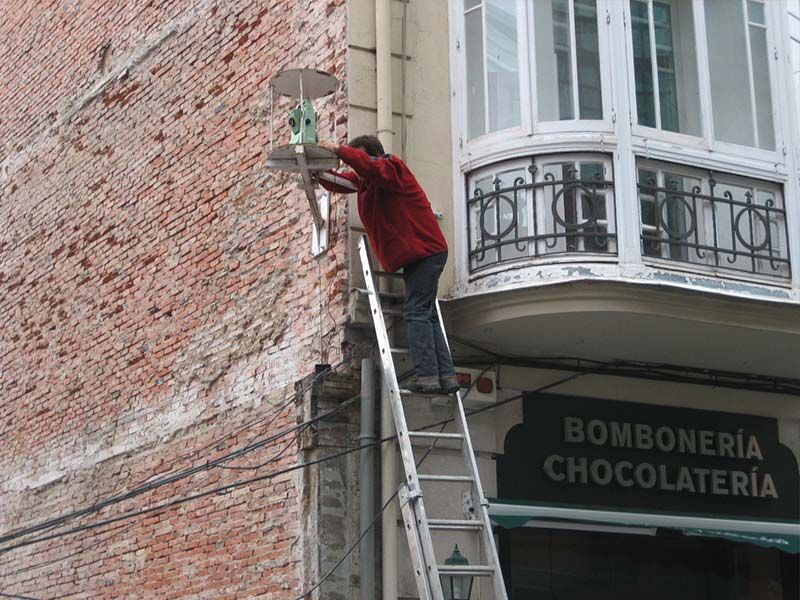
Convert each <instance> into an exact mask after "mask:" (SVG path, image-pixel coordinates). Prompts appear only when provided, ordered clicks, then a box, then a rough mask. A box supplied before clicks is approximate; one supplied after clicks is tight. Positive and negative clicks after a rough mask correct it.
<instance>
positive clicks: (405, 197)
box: [319, 135, 458, 393]
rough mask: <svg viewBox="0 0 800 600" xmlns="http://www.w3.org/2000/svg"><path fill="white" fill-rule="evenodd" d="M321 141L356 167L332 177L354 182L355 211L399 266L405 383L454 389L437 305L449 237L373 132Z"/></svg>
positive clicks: (387, 260)
mask: <svg viewBox="0 0 800 600" xmlns="http://www.w3.org/2000/svg"><path fill="white" fill-rule="evenodd" d="M319 145H320V146H322V147H323V148H326V149H328V150H331V151H332V152H335V153H336V155H337V156H338V157H339V158H340V159H341V160H342V161H343V162H344V163H346V164H347V165H349V166H350V167H352V169H353V171H355V172H345V173H336V175H337V176H338V177H342V178H343V179H346V180H348V181H349V182H350V183H352V184H353V185H355V186H356V188H357V191H358V214H359V216H360V217H361V222H362V223H363V224H364V228H365V229H366V230H367V235H368V236H369V239H370V242H371V243H372V247H373V248H374V249H375V252H376V254H377V255H378V259H379V260H380V262H381V264H382V265H383V268H384V269H386V270H387V271H389V272H393V271H396V270H398V269H400V268H402V269H403V280H404V281H405V284H406V286H405V287H406V293H405V301H404V303H403V318H405V320H406V323H407V324H408V339H409V346H410V350H411V358H412V360H413V361H414V367H415V370H416V377H415V379H414V380H413V381H412V382H411V383H409V384H408V385H406V386H405V387H407V388H408V389H410V390H412V391H416V392H423V393H436V392H442V391H444V392H446V393H454V392H456V391H457V390H458V382H457V381H456V374H455V370H454V368H453V359H452V357H451V356H450V351H449V350H448V349H447V343H446V342H445V339H444V335H443V333H442V328H441V327H440V326H439V319H438V315H437V314H436V306H435V302H436V290H437V287H438V285H439V276H440V275H441V274H442V270H443V269H444V265H445V263H446V262H447V241H446V240H445V238H444V235H442V230H441V229H440V228H439V223H437V221H436V216H435V215H434V214H433V210H432V209H431V204H430V202H429V201H428V197H427V196H426V195H425V192H424V191H423V189H422V186H420V184H419V182H418V181H417V179H416V177H414V175H413V174H412V173H411V171H410V170H409V168H408V166H407V165H406V164H405V163H404V162H403V161H402V160H400V159H399V158H397V157H396V156H392V155H389V154H386V153H385V152H384V150H383V145H382V144H381V142H380V140H378V138H377V137H375V136H373V135H362V136H359V137H357V138H355V139H353V140H352V141H351V142H350V144H349V145H341V146H339V145H337V144H333V143H331V142H320V144H319ZM320 183H321V184H322V185H323V187H325V188H326V189H328V190H330V191H334V192H343V193H349V192H352V191H353V190H350V189H346V188H344V187H342V186H337V185H335V184H332V183H329V182H327V181H325V180H320Z"/></svg>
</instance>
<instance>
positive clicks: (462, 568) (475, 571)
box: [439, 565, 494, 577]
mask: <svg viewBox="0 0 800 600" xmlns="http://www.w3.org/2000/svg"><path fill="white" fill-rule="evenodd" d="M439 574H440V575H473V576H475V577H489V576H491V575H494V567H487V566H484V565H439Z"/></svg>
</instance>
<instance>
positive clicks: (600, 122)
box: [525, 0, 613, 134]
mask: <svg viewBox="0 0 800 600" xmlns="http://www.w3.org/2000/svg"><path fill="white" fill-rule="evenodd" d="M534 1H535V0H534ZM596 4H597V48H598V52H599V53H600V97H601V98H602V101H603V118H602V119H591V120H590V119H581V118H580V117H579V115H580V103H579V101H578V93H579V92H578V87H579V86H578V71H577V56H576V54H577V53H576V51H575V50H576V47H575V0H569V36H570V44H571V48H570V50H571V51H570V56H571V58H572V69H571V71H572V97H573V102H574V108H575V114H576V118H575V119H569V120H563V121H561V120H559V121H539V120H538V119H537V116H538V114H539V104H538V95H537V94H536V93H535V89H534V82H536V81H538V78H537V74H536V38H535V34H536V31H535V27H534V26H533V24H534V20H533V2H527V3H526V8H527V11H526V12H527V14H526V15H525V20H526V30H527V33H526V41H527V42H528V48H526V51H527V53H528V56H529V58H530V60H529V61H528V62H529V75H528V77H529V79H528V88H529V89H528V95H529V97H530V98H531V102H530V114H529V116H528V118H529V120H530V122H531V123H533V131H532V133H534V134H544V133H562V132H571V131H581V132H588V131H595V132H608V133H612V132H613V122H612V118H611V114H612V111H613V107H612V102H611V78H610V76H609V73H610V72H611V69H610V64H609V62H610V59H611V47H610V46H609V35H608V27H607V26H605V25H607V24H608V23H607V22H606V19H604V18H603V15H606V14H608V11H607V10H606V0H596Z"/></svg>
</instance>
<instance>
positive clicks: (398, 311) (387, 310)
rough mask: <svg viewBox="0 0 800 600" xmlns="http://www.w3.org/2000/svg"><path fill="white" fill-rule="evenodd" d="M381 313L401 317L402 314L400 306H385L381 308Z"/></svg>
mask: <svg viewBox="0 0 800 600" xmlns="http://www.w3.org/2000/svg"><path fill="white" fill-rule="evenodd" d="M381 310H382V312H383V314H385V315H392V316H395V317H402V316H403V309H402V308H386V307H385V306H384V307H382V308H381Z"/></svg>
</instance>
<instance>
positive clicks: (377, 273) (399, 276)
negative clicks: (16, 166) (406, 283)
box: [372, 271, 403, 279]
mask: <svg viewBox="0 0 800 600" xmlns="http://www.w3.org/2000/svg"><path fill="white" fill-rule="evenodd" d="M372 274H373V275H375V276H376V277H391V278H392V279H402V278H403V274H402V273H397V272H395V273H389V271H373V272H372Z"/></svg>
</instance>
